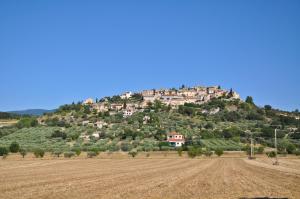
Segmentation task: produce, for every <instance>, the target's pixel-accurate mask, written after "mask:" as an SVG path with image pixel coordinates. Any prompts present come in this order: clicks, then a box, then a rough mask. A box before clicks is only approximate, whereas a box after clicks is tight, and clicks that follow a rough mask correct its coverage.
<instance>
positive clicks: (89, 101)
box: [83, 98, 94, 105]
mask: <svg viewBox="0 0 300 199" xmlns="http://www.w3.org/2000/svg"><path fill="white" fill-rule="evenodd" d="M93 103H94V100H93V99H92V98H88V99H86V100H84V102H83V104H84V105H88V104H93Z"/></svg>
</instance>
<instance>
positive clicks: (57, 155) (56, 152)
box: [52, 150, 62, 158]
mask: <svg viewBox="0 0 300 199" xmlns="http://www.w3.org/2000/svg"><path fill="white" fill-rule="evenodd" d="M52 154H53V155H55V156H56V157H58V158H59V156H60V155H61V154H62V151H61V150H55V151H53V153H52Z"/></svg>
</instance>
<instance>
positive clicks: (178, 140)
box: [167, 132, 185, 147]
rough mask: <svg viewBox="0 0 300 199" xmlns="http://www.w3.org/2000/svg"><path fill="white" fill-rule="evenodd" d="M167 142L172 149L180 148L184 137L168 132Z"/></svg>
mask: <svg viewBox="0 0 300 199" xmlns="http://www.w3.org/2000/svg"><path fill="white" fill-rule="evenodd" d="M167 142H169V144H170V145H171V146H173V147H181V146H182V145H183V144H184V143H185V140H184V136H183V135H181V134H179V133H176V132H170V133H168V134H167Z"/></svg>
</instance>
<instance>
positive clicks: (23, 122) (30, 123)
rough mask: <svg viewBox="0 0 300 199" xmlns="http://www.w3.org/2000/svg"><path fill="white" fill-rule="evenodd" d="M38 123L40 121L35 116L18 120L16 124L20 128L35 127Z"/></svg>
mask: <svg viewBox="0 0 300 199" xmlns="http://www.w3.org/2000/svg"><path fill="white" fill-rule="evenodd" d="M37 125H38V121H37V120H36V119H35V118H32V117H25V118H22V119H20V120H19V121H18V123H17V124H16V126H17V127H18V128H29V127H35V126H37Z"/></svg>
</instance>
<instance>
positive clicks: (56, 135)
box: [51, 130, 67, 139]
mask: <svg viewBox="0 0 300 199" xmlns="http://www.w3.org/2000/svg"><path fill="white" fill-rule="evenodd" d="M51 137H52V138H62V139H66V138H67V134H66V133H65V132H62V131H59V130H56V131H54V132H53V133H52V134H51Z"/></svg>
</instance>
